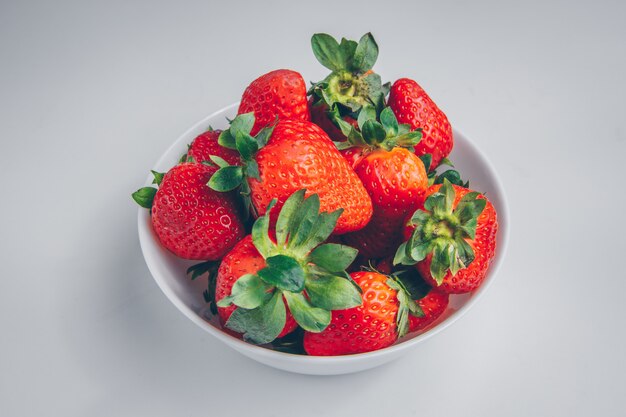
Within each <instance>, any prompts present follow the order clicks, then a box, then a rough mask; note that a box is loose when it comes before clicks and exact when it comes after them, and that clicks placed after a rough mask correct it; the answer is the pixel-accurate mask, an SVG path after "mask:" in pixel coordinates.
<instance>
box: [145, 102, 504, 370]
mask: <svg viewBox="0 0 626 417" xmlns="http://www.w3.org/2000/svg"><path fill="white" fill-rule="evenodd" d="M238 105H239V103H238V102H237V103H233V104H231V105H229V106H226V107H223V108H221V109H219V110H217V111H215V112H213V113H211V114H209V115H208V116H206V117H204V118H202V119H201V120H200V121H198V122H197V123H195V124H194V125H193V126H191V127H190V128H188V129H187V130H186V131H185V132H184V133H183V134H181V135H180V136H179V137H178V138H177V139H176V140H175V141H174V142H173V143H172V144H171V145H170V146H169V147H168V148H167V149H166V150H165V151H164V152H163V153H162V154H161V156H160V157H159V159H158V160H157V161H156V163H155V164H154V166H159V165H161V164H163V163H165V162H166V159H167V156H168V155H169V154H170V153H171V152H172V151H173V150H174V149H175V148H177V147H179V146H180V143H181V142H185V141H188V140H189V139H188V137H189V136H190V135H192V134H193V133H194V132H195V131H197V130H198V129H200V128H201V126H204V125H206V123H207V122H208V121H209V120H211V119H213V118H215V117H218V116H220V115H223V114H225V113H226V114H228V112H229V111H232V110H233V109H234V108H235V107H236V106H238ZM453 132H454V133H453V134H454V136H458V135H460V136H462V137H463V138H464V139H465V141H466V142H468V145H469V146H470V147H471V148H472V150H473V151H474V152H475V153H476V154H477V155H478V157H479V158H480V159H481V160H482V162H483V163H484V165H485V168H486V170H487V172H488V174H489V176H490V177H491V178H492V179H493V183H494V185H495V188H496V190H497V193H498V195H499V196H500V199H499V200H500V201H499V206H498V210H497V213H498V224H499V230H498V235H499V236H498V238H499V241H498V243H497V248H498V249H497V250H498V253H497V254H496V259H495V262H494V263H492V264H491V266H490V276H489V277H488V279H487V281H486V282H484V283H483V284H482V285H481V286H480V287H479V288H478V289H476V290H475V291H474V292H473V293H472V296H471V297H470V298H469V299H468V300H467V301H466V302H465V304H463V305H462V306H461V307H460V308H459V309H458V310H456V311H455V312H454V314H452V315H451V316H449V317H447V318H446V319H445V320H443V321H442V322H441V323H439V324H437V325H436V326H435V327H433V328H431V329H429V330H427V331H426V332H424V333H422V334H420V335H417V336H415V337H412V338H410V339H407V340H404V341H400V342H399V343H398V342H396V343H394V344H393V345H391V346H388V347H386V348H383V349H379V350H375V351H372V352H365V353H356V354H349V355H340V356H309V355H299V354H293V353H288V352H280V351H276V350H272V349H268V348H265V347H262V346H257V345H253V344H251V343H248V342H245V341H243V340H241V339H239V338H237V337H234V336H232V335H230V334H228V333H226V332H224V331H222V330H221V329H218V328H216V327H214V326H212V325H211V324H210V323H209V322H207V321H205V320H204V319H203V318H202V317H200V316H199V315H198V314H196V313H195V312H194V311H193V310H192V309H191V308H190V307H189V306H187V305H186V304H185V303H184V302H183V301H182V300H181V299H180V298H178V296H177V295H176V294H175V293H174V291H173V290H172V289H170V288H169V286H168V285H167V284H166V282H167V277H166V276H165V274H164V273H163V272H162V271H161V269H159V268H157V267H156V263H157V262H156V258H157V257H158V253H157V252H154V251H150V250H149V249H148V248H147V243H148V242H147V240H146V239H153V235H152V234H151V232H150V230H149V227H146V224H147V222H146V221H145V216H147V215H149V214H148V213H149V211H148V210H146V209H144V208H142V207H139V208H138V216H137V220H138V232H139V243H140V246H141V251H142V253H143V256H144V259H145V261H146V264H147V266H148V269H149V270H150V273H151V274H152V277H153V278H154V280H155V281H156V283H157V285H158V286H159V288H160V289H161V291H162V292H163V293H164V294H165V296H166V297H167V298H168V299H169V300H170V301H171V302H172V303H173V304H174V305H175V306H176V308H178V310H180V312H181V313H183V314H184V315H185V316H186V317H187V318H189V319H190V320H191V321H192V322H194V323H195V324H196V325H198V326H199V327H200V328H202V329H204V330H205V331H207V332H208V333H210V334H211V335H213V336H215V337H216V338H217V339H219V340H220V341H222V342H224V343H225V344H227V345H231V346H232V347H233V348H235V349H237V350H239V351H241V352H242V353H244V352H246V353H249V354H250V355H252V356H261V357H266V358H272V359H277V360H288V361H292V362H294V361H295V362H297V363H303V364H304V363H306V364H311V363H323V364H325V365H328V364H332V363H341V362H347V361H355V360H357V361H361V360H367V359H372V358H377V357H382V356H387V355H390V354H394V353H399V352H401V351H404V350H406V349H408V348H410V347H413V346H415V345H416V344H419V343H421V342H423V341H425V340H427V339H429V338H431V337H433V336H435V335H436V334H438V333H439V332H441V331H443V330H444V329H447V328H448V327H450V326H451V325H452V324H453V323H455V322H457V321H458V320H459V319H460V318H461V317H463V316H464V315H465V314H466V313H467V311H468V310H469V309H470V308H471V307H472V306H473V305H474V304H475V303H476V302H477V301H478V300H479V299H480V298H481V297H482V295H483V294H484V293H485V291H486V290H487V289H488V288H489V287H490V286H491V284H492V283H493V280H494V278H495V276H496V274H497V272H498V271H499V269H500V267H501V265H502V263H503V261H504V258H505V257H506V251H507V247H508V240H509V227H510V214H509V208H508V203H507V197H506V193H505V191H504V187H503V185H502V182H501V180H500V176H499V175H498V174H497V172H496V169H495V168H494V166H493V164H492V163H491V161H490V160H489V158H487V156H486V155H485V153H484V152H483V151H482V150H481V149H480V148H478V147H477V146H476V145H475V144H474V143H473V142H472V140H471V139H469V138H468V137H467V136H466V135H464V134H463V133H462V132H460V131H459V130H458V129H456V128H454V129H453ZM152 179H153V177H152V175H148V177H147V179H146V184H145V185H146V186H150V185H151V183H152Z"/></svg>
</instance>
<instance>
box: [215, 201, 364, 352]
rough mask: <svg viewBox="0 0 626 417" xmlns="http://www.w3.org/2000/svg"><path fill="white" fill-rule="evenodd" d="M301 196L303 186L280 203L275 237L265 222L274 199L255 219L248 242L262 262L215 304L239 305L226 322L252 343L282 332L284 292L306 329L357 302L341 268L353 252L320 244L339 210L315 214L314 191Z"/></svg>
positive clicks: (325, 322)
mask: <svg viewBox="0 0 626 417" xmlns="http://www.w3.org/2000/svg"><path fill="white" fill-rule="evenodd" d="M304 195H305V190H300V191H297V192H295V193H294V194H292V195H291V196H290V197H289V198H288V199H287V201H286V202H285V204H284V205H283V208H282V209H281V211H280V214H279V216H278V221H277V223H276V240H275V241H274V240H272V239H271V237H270V234H269V226H270V213H271V210H272V207H273V206H274V204H275V203H276V201H275V200H273V201H272V202H271V203H270V205H269V206H268V208H267V211H266V214H265V215H264V216H261V217H259V218H258V219H257V220H256V222H255V223H254V225H253V226H252V241H253V243H254V246H255V247H256V249H257V250H258V251H259V253H260V254H261V255H262V256H263V258H264V259H265V262H266V266H265V268H263V269H261V270H259V271H257V273H256V274H248V275H244V276H242V277H240V278H239V279H238V280H237V281H236V282H235V284H234V285H233V288H232V292H231V295H229V296H228V297H225V298H223V299H222V300H220V301H219V302H218V303H217V305H218V306H220V307H226V306H229V305H235V306H237V307H238V308H237V309H236V310H235V312H233V314H232V315H231V317H230V318H229V320H228V321H227V322H226V326H227V327H228V328H230V329H232V330H235V331H237V332H240V333H243V334H244V338H245V339H246V340H249V341H251V342H253V343H257V344H264V343H269V342H271V341H272V340H274V339H275V338H276V337H277V336H278V335H279V334H280V332H281V331H282V329H283V327H284V325H285V320H286V311H285V307H284V303H283V302H282V298H283V297H284V299H285V301H286V302H287V305H288V307H289V311H290V312H291V314H292V315H293V317H294V319H295V320H296V322H297V323H298V324H299V325H300V326H301V327H302V328H303V329H305V330H307V331H310V332H321V331H322V330H324V329H325V328H326V326H328V324H329V323H330V319H331V311H332V310H338V309H346V308H350V307H355V306H358V305H360V304H361V302H362V300H361V295H360V289H359V287H358V286H357V285H356V284H355V283H354V282H353V281H352V280H351V278H350V276H349V275H348V273H347V272H346V271H345V269H346V268H347V267H348V266H349V265H350V264H351V263H352V262H353V261H354V259H355V258H356V256H357V253H358V251H357V250H356V249H353V248H351V247H348V246H344V245H339V244H334V243H323V242H324V241H325V240H326V239H327V238H328V237H329V236H330V234H331V233H332V231H333V230H334V228H335V225H336V224H337V219H338V218H339V216H340V215H341V213H342V211H343V210H342V209H339V210H337V211H334V212H332V213H326V212H323V213H320V211H319V210H320V201H319V197H318V195H317V194H313V195H311V196H309V197H308V198H305V197H304ZM277 300H280V302H278V301H277Z"/></svg>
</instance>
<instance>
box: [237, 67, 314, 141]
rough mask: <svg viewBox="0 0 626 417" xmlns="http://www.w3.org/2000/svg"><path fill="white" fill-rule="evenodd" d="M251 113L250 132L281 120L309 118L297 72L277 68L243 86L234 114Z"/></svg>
mask: <svg viewBox="0 0 626 417" xmlns="http://www.w3.org/2000/svg"><path fill="white" fill-rule="evenodd" d="M249 112H254V116H255V120H256V122H255V123H254V127H253V128H252V132H251V134H252V135H255V134H256V133H257V132H258V131H259V130H261V129H262V128H264V127H266V126H269V125H270V124H272V123H274V122H275V121H276V118H277V117H278V119H279V120H283V119H298V120H310V115H309V107H308V102H307V97H306V83H305V82H304V79H303V78H302V75H300V74H299V73H298V72H295V71H291V70H287V69H279V70H275V71H271V72H268V73H267V74H265V75H262V76H260V77H259V78H257V79H256V80H254V81H252V83H251V84H250V85H249V86H248V88H246V90H245V91H244V93H243V96H242V97H241V103H240V104H239V110H238V112H237V114H244V113H249Z"/></svg>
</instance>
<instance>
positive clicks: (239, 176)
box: [209, 113, 372, 234]
mask: <svg viewBox="0 0 626 417" xmlns="http://www.w3.org/2000/svg"><path fill="white" fill-rule="evenodd" d="M253 120H254V116H253V115H252V114H251V113H249V114H245V115H239V116H237V118H235V120H233V122H232V124H231V127H230V129H229V130H226V131H224V132H223V133H222V135H221V136H220V143H221V144H222V145H224V146H226V147H229V148H231V149H232V148H236V149H237V150H238V151H239V153H240V154H241V158H242V161H243V166H242V167H233V166H223V167H222V169H220V170H219V171H218V172H217V173H216V174H215V176H213V178H211V181H210V182H209V186H211V187H212V188H213V189H215V190H217V191H229V190H232V189H234V188H236V187H238V186H240V185H241V193H242V194H243V195H244V196H249V197H250V203H249V204H251V206H252V208H253V209H254V210H255V211H256V213H258V215H263V214H265V208H266V207H267V205H268V204H269V203H270V201H271V200H272V199H277V200H278V203H277V208H280V207H282V204H283V203H284V202H285V200H286V199H287V198H288V197H289V196H290V195H291V194H292V193H293V192H294V191H296V190H299V189H303V188H305V189H306V192H307V195H312V194H318V195H319V198H320V203H321V210H322V211H334V210H337V209H339V208H342V209H343V213H342V215H341V217H340V218H339V220H338V222H337V227H336V229H335V231H334V233H336V234H342V233H347V232H351V231H355V230H358V229H361V228H363V227H364V226H365V225H366V224H367V222H368V221H369V219H370V217H371V216H372V201H371V200H370V197H369V195H368V194H367V191H366V190H365V188H364V187H363V184H362V183H361V181H360V180H359V178H358V177H357V175H356V174H355V173H354V171H353V170H352V169H351V168H350V166H349V165H348V163H347V162H346V160H345V159H344V158H343V157H342V156H341V153H339V151H338V150H337V148H336V147H335V145H334V144H333V142H332V141H331V140H330V139H329V138H328V136H327V135H326V133H324V131H322V130H321V129H320V128H319V127H318V126H316V125H315V124H313V123H311V122H306V121H302V120H283V121H279V122H278V124H277V125H276V126H275V127H274V128H273V131H271V130H269V129H265V130H263V131H261V132H259V134H258V135H257V136H256V137H252V136H250V135H249V133H248V132H249V127H250V126H252V125H253ZM270 135H271V136H270ZM268 138H269V139H268Z"/></svg>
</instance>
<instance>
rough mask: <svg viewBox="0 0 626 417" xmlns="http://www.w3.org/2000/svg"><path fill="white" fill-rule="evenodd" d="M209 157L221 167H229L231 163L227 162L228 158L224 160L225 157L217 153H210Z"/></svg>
mask: <svg viewBox="0 0 626 417" xmlns="http://www.w3.org/2000/svg"><path fill="white" fill-rule="evenodd" d="M209 159H210V160H211V162H213V163H214V164H215V165H217V166H218V167H220V168H224V167H229V166H230V164H229V163H228V162H226V160H224V158H221V157H219V156H217V155H209Z"/></svg>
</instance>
